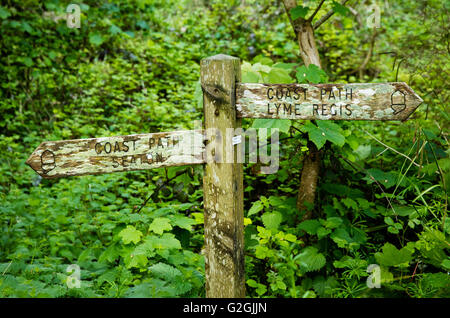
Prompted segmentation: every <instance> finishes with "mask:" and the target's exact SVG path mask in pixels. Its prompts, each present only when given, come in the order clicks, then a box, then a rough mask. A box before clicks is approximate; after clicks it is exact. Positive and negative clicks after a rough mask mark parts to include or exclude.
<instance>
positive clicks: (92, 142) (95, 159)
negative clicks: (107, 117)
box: [26, 130, 204, 178]
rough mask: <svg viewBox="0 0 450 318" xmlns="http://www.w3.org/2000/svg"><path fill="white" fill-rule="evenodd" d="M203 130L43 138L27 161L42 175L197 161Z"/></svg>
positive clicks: (130, 168) (116, 170) (127, 168)
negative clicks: (67, 138) (76, 137)
mask: <svg viewBox="0 0 450 318" xmlns="http://www.w3.org/2000/svg"><path fill="white" fill-rule="evenodd" d="M203 148H204V145H203V132H202V131H198V130H197V131H196V130H188V131H173V132H161V133H153V134H139V135H128V136H117V137H103V138H90V139H75V140H60V141H46V142H43V143H42V144H40V145H39V147H37V148H36V150H35V151H34V152H33V153H32V154H31V156H30V157H29V158H28V160H27V162H26V163H27V164H28V165H29V166H30V167H31V168H32V169H33V170H34V171H36V172H37V173H38V174H39V175H40V176H42V177H44V178H58V177H69V176H79V175H86V174H101V173H111V172H120V171H131V170H142V169H153V168H159V167H169V166H181V165H187V164H201V163H204V160H203Z"/></svg>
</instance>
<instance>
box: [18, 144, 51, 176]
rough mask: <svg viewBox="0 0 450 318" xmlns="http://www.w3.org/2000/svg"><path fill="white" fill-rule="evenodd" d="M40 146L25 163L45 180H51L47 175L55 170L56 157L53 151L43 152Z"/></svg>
mask: <svg viewBox="0 0 450 318" xmlns="http://www.w3.org/2000/svg"><path fill="white" fill-rule="evenodd" d="M42 144H43V143H41V145H39V146H38V147H37V148H36V149H35V150H34V151H33V153H32V154H31V155H30V157H28V159H27V161H25V163H26V164H27V165H28V166H30V168H31V169H33V170H34V171H35V172H36V173H37V174H39V175H40V176H41V177H43V178H49V177H48V176H47V175H46V174H47V173H48V172H49V171H51V170H53V169H54V168H55V155H54V153H53V152H52V151H51V150H43V148H42V147H41V146H42Z"/></svg>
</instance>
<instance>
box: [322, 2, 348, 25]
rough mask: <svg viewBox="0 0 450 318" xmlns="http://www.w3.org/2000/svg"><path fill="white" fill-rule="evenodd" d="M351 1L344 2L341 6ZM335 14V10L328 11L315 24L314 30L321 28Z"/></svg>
mask: <svg viewBox="0 0 450 318" xmlns="http://www.w3.org/2000/svg"><path fill="white" fill-rule="evenodd" d="M348 1H349V0H343V1H342V2H341V5H345V4H346V3H347V2H348ZM333 14H334V11H333V10H330V11H328V12H327V13H326V14H325V15H324V16H322V17H321V18H320V19H319V20H318V21H317V22H316V23H314V30H315V29H317V28H318V27H320V26H321V25H322V24H323V23H324V22H325V21H327V20H328V19H329V18H330V17H331V16H332V15H333Z"/></svg>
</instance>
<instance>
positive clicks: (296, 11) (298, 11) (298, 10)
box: [289, 6, 309, 20]
mask: <svg viewBox="0 0 450 318" xmlns="http://www.w3.org/2000/svg"><path fill="white" fill-rule="evenodd" d="M308 11H309V8H308V7H303V6H296V7H295V8H292V9H291V10H290V11H289V13H290V14H291V19H292V20H297V19H298V18H303V19H304V18H305V17H306V15H307V14H308Z"/></svg>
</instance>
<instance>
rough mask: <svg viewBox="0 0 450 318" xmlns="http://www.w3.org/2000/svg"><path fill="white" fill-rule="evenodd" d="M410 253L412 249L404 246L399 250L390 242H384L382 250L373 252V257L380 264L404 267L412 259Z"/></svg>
mask: <svg viewBox="0 0 450 318" xmlns="http://www.w3.org/2000/svg"><path fill="white" fill-rule="evenodd" d="M412 253H413V252H412V250H410V249H408V248H406V247H403V248H401V249H400V250H399V249H397V248H396V247H395V246H394V245H392V244H391V243H385V244H384V245H383V248H382V252H378V253H376V254H375V259H376V260H377V262H378V263H379V264H380V265H384V266H403V267H406V266H408V264H409V262H410V261H411V260H412Z"/></svg>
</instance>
